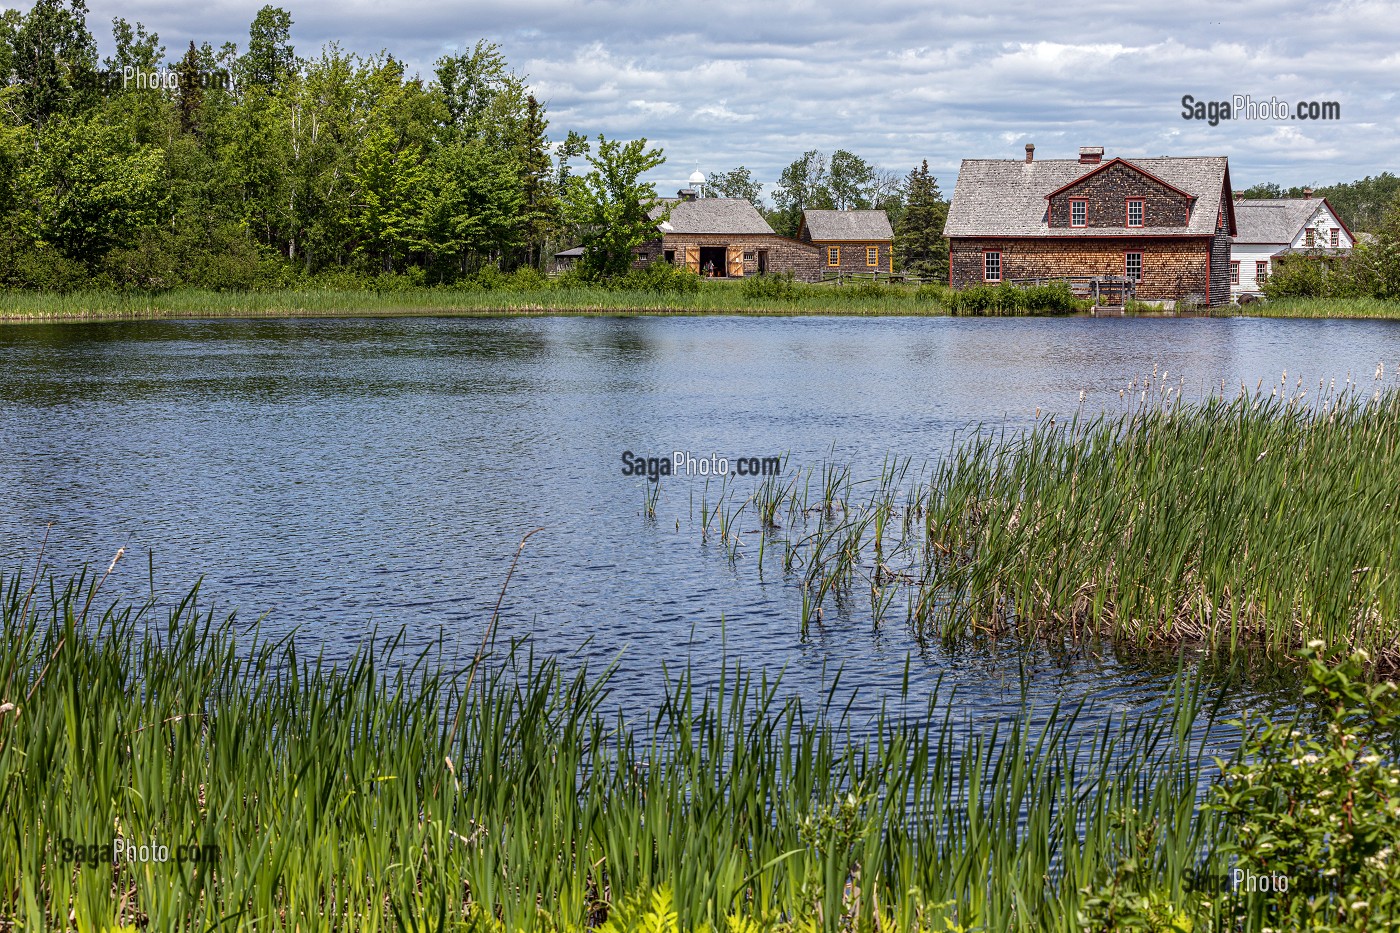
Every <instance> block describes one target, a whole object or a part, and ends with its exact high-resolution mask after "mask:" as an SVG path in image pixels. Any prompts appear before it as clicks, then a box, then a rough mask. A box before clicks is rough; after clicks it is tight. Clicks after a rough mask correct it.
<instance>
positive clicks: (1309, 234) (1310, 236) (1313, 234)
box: [1303, 227, 1317, 247]
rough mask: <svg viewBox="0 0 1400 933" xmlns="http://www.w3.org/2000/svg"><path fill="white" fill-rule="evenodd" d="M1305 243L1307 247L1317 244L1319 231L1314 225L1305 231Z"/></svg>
mask: <svg viewBox="0 0 1400 933" xmlns="http://www.w3.org/2000/svg"><path fill="white" fill-rule="evenodd" d="M1303 245H1304V246H1307V247H1312V246H1316V245H1317V231H1316V230H1314V229H1313V228H1312V227H1309V228H1308V229H1306V230H1304V231H1303Z"/></svg>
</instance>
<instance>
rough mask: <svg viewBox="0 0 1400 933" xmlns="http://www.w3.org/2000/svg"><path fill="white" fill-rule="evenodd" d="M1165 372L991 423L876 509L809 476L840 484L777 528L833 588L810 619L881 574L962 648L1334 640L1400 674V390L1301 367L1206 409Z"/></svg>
mask: <svg viewBox="0 0 1400 933" xmlns="http://www.w3.org/2000/svg"><path fill="white" fill-rule="evenodd" d="M1166 375H1167V374H1165V373H1163V374H1162V377H1165V376H1166ZM1383 376H1384V372H1383V370H1381V369H1378V370H1377V373H1376V382H1375V385H1377V386H1379V385H1380V384H1381V380H1382V379H1383ZM1162 377H1155V376H1154V377H1148V378H1146V379H1145V380H1144V383H1143V385H1142V387H1139V386H1138V385H1137V384H1136V383H1135V384H1134V385H1133V386H1132V391H1131V397H1130V394H1129V392H1127V391H1125V392H1124V393H1123V394H1124V397H1125V404H1126V406H1127V407H1126V408H1125V409H1124V411H1123V412H1122V413H1120V414H1105V415H1099V416H1092V417H1088V416H1083V415H1079V414H1075V415H1071V416H1070V417H1069V418H1068V419H1057V418H1056V417H1053V416H1050V417H1038V418H1037V421H1036V423H1035V425H1034V426H1033V427H1031V428H1029V429H1027V430H1025V431H1021V432H1016V433H1011V432H1008V431H1005V430H993V431H977V432H974V433H973V434H971V435H969V436H965V437H964V438H962V439H961V440H960V441H958V442H957V443H956V444H955V446H954V448H953V449H952V451H951V452H950V453H949V454H948V456H947V457H946V458H945V459H944V460H942V461H941V462H940V463H939V464H937V466H936V467H935V468H933V469H932V470H931V471H930V472H928V473H927V474H926V475H921V476H919V477H916V478H912V479H909V478H906V477H907V468H904V469H899V470H895V469H892V468H891V466H890V464H889V463H887V464H886V466H885V468H884V470H883V471H882V474H881V476H880V477H878V478H876V479H874V480H872V481H870V482H871V484H872V487H873V491H872V492H871V493H870V494H869V495H868V496H867V497H865V498H864V499H861V498H860V496H858V495H855V494H853V492H852V489H853V487H852V485H851V483H850V482H849V479H848V475H849V474H848V473H847V472H845V471H844V470H843V469H838V468H836V467H833V466H832V465H830V464H823V465H821V466H820V467H814V468H812V469H810V470H808V471H806V475H807V476H808V477H809V478H810V477H818V478H820V481H821V489H822V491H821V493H820V498H819V499H818V500H817V501H815V502H814V503H813V506H812V507H810V508H809V507H808V504H807V503H808V501H809V499H808V496H807V492H808V491H809V490H810V480H808V481H807V482H803V481H801V480H800V479H799V478H797V477H794V478H792V479H791V480H790V484H791V487H792V488H794V489H801V490H803V493H802V495H801V496H800V497H794V498H793V500H792V502H791V507H790V508H789V509H788V510H787V512H786V513H785V516H783V517H782V518H778V517H775V518H774V520H773V523H772V524H773V527H774V528H777V527H778V526H779V525H780V524H781V523H782V522H783V521H786V522H787V523H788V524H787V525H786V526H785V527H784V528H783V529H782V531H774V532H770V533H772V534H775V535H781V536H784V540H785V542H786V546H787V551H788V558H787V561H786V565H787V567H788V568H789V569H791V568H800V571H801V580H800V584H801V585H802V587H803V589H804V592H809V593H813V594H816V597H815V599H813V598H810V597H809V598H808V599H807V600H806V602H804V610H803V613H804V616H803V617H804V619H805V618H808V617H810V616H812V615H814V614H817V613H818V610H820V608H821V599H822V598H824V597H825V596H826V595H827V594H828V593H830V594H834V595H836V596H838V597H839V596H841V595H843V594H844V593H845V592H847V591H849V590H850V589H851V587H852V586H853V585H854V583H855V582H856V581H858V580H859V581H864V582H865V583H867V584H868V585H869V587H870V588H871V589H872V591H874V592H876V593H878V592H879V590H880V589H881V588H882V587H886V586H890V585H895V586H900V587H903V588H904V590H905V595H906V602H907V603H908V606H909V610H908V617H909V621H910V623H911V624H912V625H913V626H914V627H915V628H916V629H917V630H918V631H919V632H920V633H923V634H930V635H936V636H940V637H943V638H948V639H956V638H961V637H964V636H975V635H980V634H994V635H995V634H1001V633H1010V632H1013V631H1014V632H1017V633H1020V634H1022V635H1026V636H1031V637H1036V636H1048V637H1054V638H1060V637H1063V636H1066V635H1068V636H1073V637H1083V638H1093V639H1108V640H1112V641H1115V642H1119V643H1124V644H1130V645H1134V646H1159V647H1165V646H1177V645H1182V644H1200V645H1205V646H1207V647H1209V648H1212V649H1217V650H1222V651H1226V652H1236V651H1246V650H1247V651H1249V652H1251V653H1256V654H1257V653H1264V654H1267V655H1273V656H1277V657H1280V658H1282V657H1286V656H1288V655H1289V654H1290V653H1291V652H1294V651H1296V650H1297V649H1298V648H1300V647H1301V646H1303V645H1305V644H1307V643H1308V642H1309V641H1311V640H1313V639H1321V640H1322V641H1324V642H1325V643H1326V644H1327V645H1328V646H1329V647H1338V648H1346V649H1349V650H1357V649H1363V650H1365V651H1367V652H1368V653H1369V655H1370V656H1371V658H1372V659H1373V664H1374V667H1375V670H1376V672H1378V673H1383V674H1389V673H1391V672H1394V671H1395V670H1396V669H1397V668H1400V522H1397V521H1396V520H1395V515H1396V514H1397V510H1400V392H1394V391H1389V392H1382V391H1381V390H1380V389H1375V390H1364V391H1363V390H1361V389H1359V388H1358V387H1357V386H1356V385H1350V386H1343V387H1341V388H1340V389H1339V388H1337V387H1336V386H1318V387H1317V391H1316V392H1315V393H1313V396H1312V397H1311V398H1310V397H1309V392H1308V391H1307V390H1305V389H1303V388H1302V386H1301V385H1299V384H1298V383H1297V382H1296V381H1295V382H1292V383H1290V382H1289V380H1288V378H1287V375H1286V374H1285V376H1284V379H1283V380H1282V381H1281V383H1280V385H1279V386H1277V387H1275V388H1274V389H1273V390H1272V391H1270V390H1267V389H1264V388H1263V387H1262V386H1256V387H1255V388H1254V389H1252V390H1248V391H1245V390H1243V389H1242V390H1241V392H1240V394H1239V395H1238V397H1236V398H1234V399H1233V400H1226V399H1225V398H1224V397H1223V396H1220V397H1213V398H1211V399H1209V400H1207V401H1205V402H1204V403H1201V404H1198V405H1187V404H1184V403H1182V402H1181V398H1180V391H1179V387H1178V386H1174V385H1171V384H1169V383H1166V382H1164V380H1163V378H1162ZM833 477H842V479H840V480H839V481H836V480H833ZM856 485H857V486H858V485H859V484H856ZM835 488H840V489H841V490H842V492H841V494H840V495H839V496H838V495H836V494H835V493H834V492H833V489H835ZM901 494H902V504H901V505H899V506H896V503H897V502H899V501H900V498H899V497H900V495H901ZM763 501H764V502H765V503H766V502H771V501H772V496H771V494H770V493H764V494H763ZM896 508H897V509H898V511H900V512H901V513H902V514H901V515H900V516H899V517H898V519H897V520H895V511H896ZM876 624H878V615H877V618H876Z"/></svg>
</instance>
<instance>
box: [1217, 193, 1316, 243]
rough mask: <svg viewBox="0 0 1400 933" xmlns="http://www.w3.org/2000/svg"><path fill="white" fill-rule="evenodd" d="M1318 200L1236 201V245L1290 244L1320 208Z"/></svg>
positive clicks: (1271, 199)
mask: <svg viewBox="0 0 1400 933" xmlns="http://www.w3.org/2000/svg"><path fill="white" fill-rule="evenodd" d="M1322 203H1323V202H1322V201H1321V200H1313V199H1311V198H1269V199H1264V200H1257V201H1248V200H1245V201H1236V202H1235V229H1236V231H1238V232H1237V233H1236V235H1235V242H1236V243H1292V242H1293V238H1294V237H1296V236H1297V235H1298V231H1299V230H1302V229H1303V227H1305V226H1307V224H1308V221H1310V220H1312V219H1313V215H1314V214H1316V213H1317V212H1318V211H1320V210H1321V209H1322Z"/></svg>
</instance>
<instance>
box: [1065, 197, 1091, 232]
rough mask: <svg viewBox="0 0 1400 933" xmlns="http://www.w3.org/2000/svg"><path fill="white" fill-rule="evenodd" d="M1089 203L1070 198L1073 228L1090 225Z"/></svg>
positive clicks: (1070, 215) (1070, 214)
mask: <svg viewBox="0 0 1400 933" xmlns="http://www.w3.org/2000/svg"><path fill="white" fill-rule="evenodd" d="M1088 216H1089V202H1088V201H1086V200H1084V199H1083V198H1070V201H1069V225H1070V226H1071V227H1084V226H1087V225H1088Z"/></svg>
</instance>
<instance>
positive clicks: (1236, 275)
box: [1230, 261, 1240, 285]
mask: <svg viewBox="0 0 1400 933" xmlns="http://www.w3.org/2000/svg"><path fill="white" fill-rule="evenodd" d="M1230 284H1231V285H1238V284H1240V264H1239V262H1238V261H1236V262H1232V263H1230Z"/></svg>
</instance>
